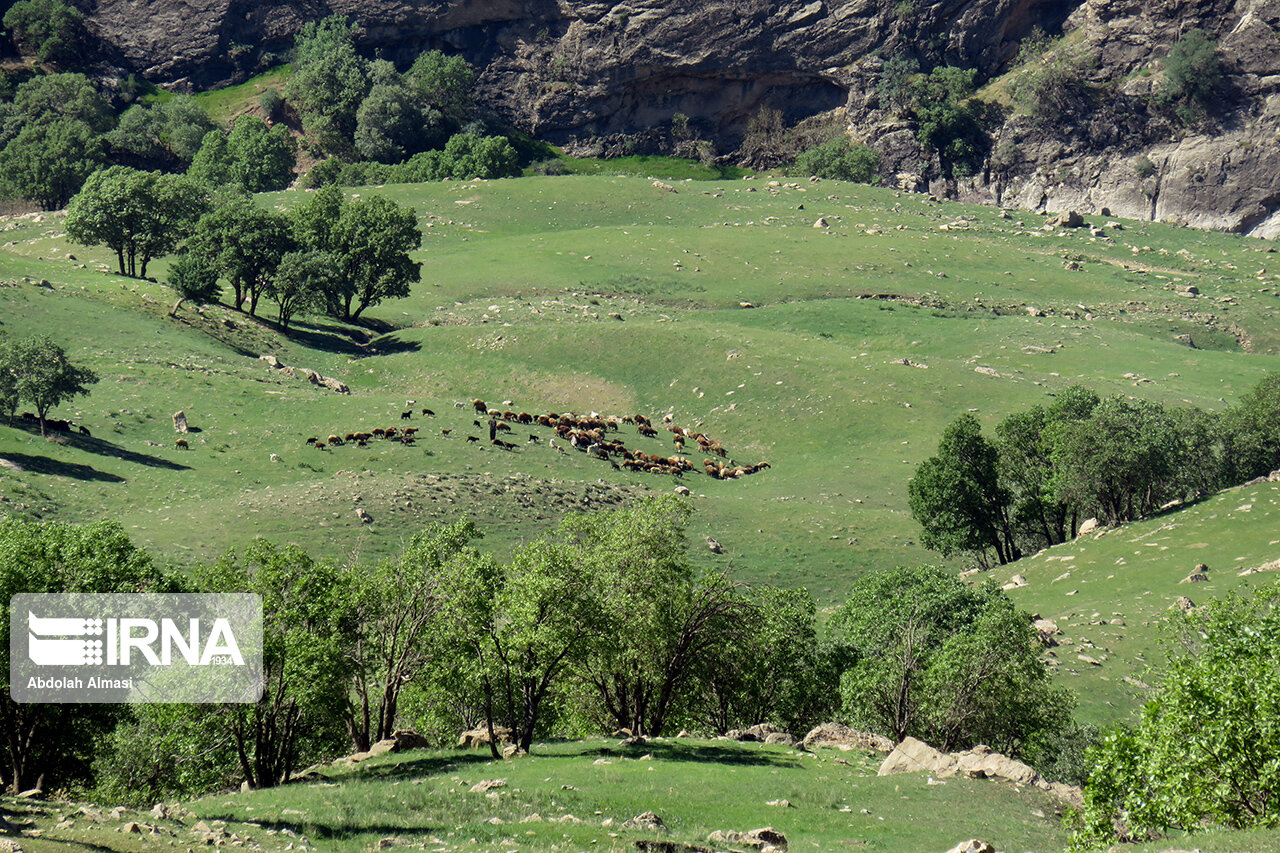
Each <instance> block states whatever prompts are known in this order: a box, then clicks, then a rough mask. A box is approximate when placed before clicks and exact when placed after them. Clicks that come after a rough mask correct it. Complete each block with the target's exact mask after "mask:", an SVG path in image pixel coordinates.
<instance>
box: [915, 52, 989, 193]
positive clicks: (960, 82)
mask: <svg viewBox="0 0 1280 853" xmlns="http://www.w3.org/2000/svg"><path fill="white" fill-rule="evenodd" d="M976 73H977V72H975V71H974V70H973V69H963V68H955V67H953V66H949V65H944V66H939V67H937V68H935V69H933V70H932V71H930V72H929V73H928V74H926V75H922V76H920V77H918V78H916V79H915V81H914V82H913V83H912V86H911V95H912V104H913V111H914V113H915V117H916V120H917V122H918V125H919V127H918V129H917V131H916V138H917V139H918V140H919V142H920V144H921V145H922V146H924V149H925V151H927V152H929V153H931V154H936V155H937V156H938V164H939V167H940V169H941V172H942V177H943V178H944V179H946V180H951V179H952V178H954V177H955V176H956V175H960V176H964V175H971V174H973V173H974V172H976V171H977V170H978V168H979V166H980V165H981V163H982V156H983V153H984V152H985V151H986V149H987V144H988V139H987V132H986V130H984V129H983V127H982V105H981V104H980V103H979V102H978V101H976V100H974V99H973V97H972V96H973V91H974V89H973V78H974V75H975V74H976Z"/></svg>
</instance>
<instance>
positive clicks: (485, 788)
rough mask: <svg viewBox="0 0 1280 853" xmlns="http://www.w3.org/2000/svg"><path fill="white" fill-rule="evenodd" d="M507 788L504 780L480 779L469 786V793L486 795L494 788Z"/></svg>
mask: <svg viewBox="0 0 1280 853" xmlns="http://www.w3.org/2000/svg"><path fill="white" fill-rule="evenodd" d="M505 787H507V780H506V779H481V780H480V781H479V782H477V783H475V784H474V785H472V786H471V793H473V794H486V793H488V792H489V791H492V790H494V789H495V788H505Z"/></svg>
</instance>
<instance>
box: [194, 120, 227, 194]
mask: <svg viewBox="0 0 1280 853" xmlns="http://www.w3.org/2000/svg"><path fill="white" fill-rule="evenodd" d="M187 177H189V178H191V180H193V181H196V182H198V183H200V184H203V185H204V186H206V187H208V188H210V189H215V188H217V187H223V186H226V185H227V184H230V183H231V182H232V180H233V179H234V178H233V176H232V172H231V155H230V153H229V152H228V150H227V135H226V134H225V133H223V132H222V131H220V130H211V131H209V132H208V133H206V134H205V135H204V136H203V137H202V138H201V140H200V147H199V148H198V149H196V153H195V156H194V157H192V158H191V165H190V166H189V167H188V168H187Z"/></svg>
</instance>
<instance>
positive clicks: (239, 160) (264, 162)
mask: <svg viewBox="0 0 1280 853" xmlns="http://www.w3.org/2000/svg"><path fill="white" fill-rule="evenodd" d="M227 158H228V161H229V168H230V173H231V179H232V180H233V181H235V182H236V183H237V184H239V185H240V187H241V188H242V189H244V191H245V192H250V193H259V192H269V191H271V190H282V189H284V188H285V187H287V186H289V182H290V181H292V180H293V164H294V160H295V158H294V153H293V138H292V137H291V136H289V129H288V128H287V127H286V126H285V125H283V124H277V125H275V126H274V127H271V128H268V127H267V124H266V122H264V121H263V120H262V119H260V118H258V117H257V116H241V117H240V118H238V119H236V124H235V127H234V128H232V130H231V134H230V136H228V137H227Z"/></svg>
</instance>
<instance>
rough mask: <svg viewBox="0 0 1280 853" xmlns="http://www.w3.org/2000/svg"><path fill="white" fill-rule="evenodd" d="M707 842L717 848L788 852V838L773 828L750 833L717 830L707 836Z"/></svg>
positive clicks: (769, 827) (766, 827) (754, 830)
mask: <svg viewBox="0 0 1280 853" xmlns="http://www.w3.org/2000/svg"><path fill="white" fill-rule="evenodd" d="M707 841H710V842H711V843H712V844H715V845H717V846H719V845H732V846H735V847H751V848H754V849H756V850H760V851H762V853H764V851H770V850H786V849H787V837H786V836H785V835H783V834H782V833H781V832H778V831H777V830H776V829H774V828H773V827H771V826H763V827H761V828H759V829H753V830H751V831H750V832H738V831H736V830H732V829H717V830H716V831H715V832H713V833H711V834H710V835H708V836H707Z"/></svg>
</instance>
